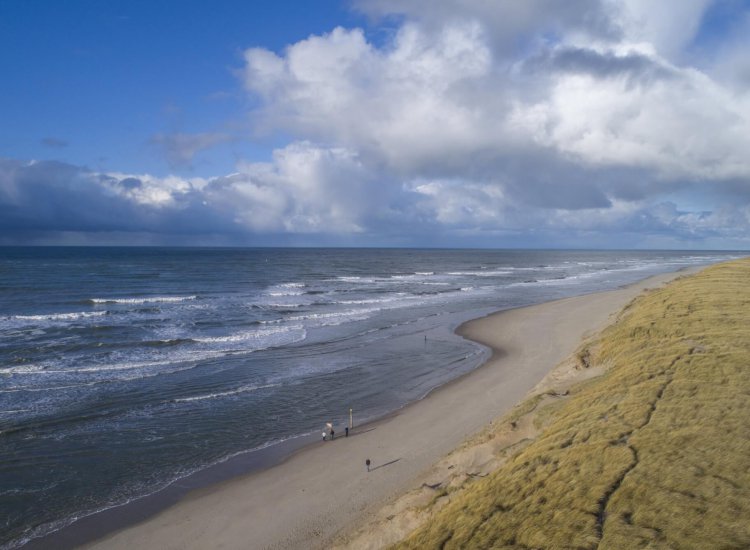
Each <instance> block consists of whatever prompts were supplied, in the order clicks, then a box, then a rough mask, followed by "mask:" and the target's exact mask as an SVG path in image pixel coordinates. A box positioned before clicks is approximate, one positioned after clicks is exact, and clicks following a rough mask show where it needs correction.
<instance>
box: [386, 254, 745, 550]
mask: <svg viewBox="0 0 750 550" xmlns="http://www.w3.org/2000/svg"><path fill="white" fill-rule="evenodd" d="M579 358H580V360H581V362H582V363H585V365H587V366H588V365H592V366H605V367H606V368H607V370H606V373H605V374H604V375H602V376H601V377H599V378H596V379H594V380H592V381H589V382H586V383H584V384H582V385H580V386H578V387H576V388H574V389H573V390H572V391H571V395H570V397H569V398H567V399H566V400H565V401H564V402H563V403H562V405H561V406H559V408H558V409H557V410H556V411H555V412H554V414H550V415H548V416H549V421H548V423H547V425H546V427H545V428H544V430H543V431H542V433H541V434H540V435H539V436H538V437H537V438H536V439H535V440H534V441H533V442H532V443H530V444H529V445H527V446H526V447H524V448H523V450H521V451H520V452H518V454H516V455H515V456H513V457H512V458H511V459H509V460H508V461H506V462H505V463H504V464H503V465H502V466H501V467H500V468H499V469H497V470H495V471H494V472H492V473H491V474H489V475H488V476H486V477H484V478H482V479H480V480H478V481H475V482H472V483H470V484H468V485H467V486H466V487H464V488H463V489H462V490H460V491H456V492H455V493H453V494H451V495H450V502H449V503H448V504H447V505H445V506H444V507H442V508H441V509H440V511H439V512H437V513H436V514H435V516H434V517H433V518H431V519H430V521H428V522H426V523H425V525H423V527H421V528H419V529H418V530H417V531H415V532H413V533H412V534H411V535H410V536H409V537H408V538H407V539H406V540H404V541H403V542H401V543H400V544H398V545H396V547H397V548H420V549H421V548H596V547H601V548H613V549H629V548H699V549H708V548H750V260H739V261H735V262H730V263H726V264H720V265H716V266H712V267H710V268H707V269H705V270H703V271H702V272H700V273H698V274H697V275H693V276H689V277H684V278H681V279H678V280H676V281H674V282H672V283H671V284H669V285H667V286H666V287H663V288H661V289H657V290H651V291H649V292H647V293H645V294H643V295H642V296H641V297H639V298H637V299H636V300H634V301H633V302H632V303H631V304H630V305H629V306H627V307H626V308H625V310H624V311H623V312H622V313H621V314H620V316H619V318H618V320H617V321H616V322H615V323H614V324H613V325H611V326H610V327H609V328H607V329H606V330H604V331H603V332H602V334H601V335H600V336H599V337H598V338H597V339H596V340H594V341H593V342H590V343H588V344H587V345H586V347H585V348H582V349H581V350H580V352H579Z"/></svg>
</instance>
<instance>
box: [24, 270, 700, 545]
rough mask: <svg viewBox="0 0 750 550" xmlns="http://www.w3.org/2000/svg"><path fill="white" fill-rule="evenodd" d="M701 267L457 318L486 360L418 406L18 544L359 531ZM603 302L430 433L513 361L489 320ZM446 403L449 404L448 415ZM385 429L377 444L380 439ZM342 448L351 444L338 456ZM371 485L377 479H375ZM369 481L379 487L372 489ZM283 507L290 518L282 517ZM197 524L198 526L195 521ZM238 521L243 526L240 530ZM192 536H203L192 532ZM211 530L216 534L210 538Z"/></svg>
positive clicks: (231, 540) (531, 317)
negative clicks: (603, 332) (476, 406)
mask: <svg viewBox="0 0 750 550" xmlns="http://www.w3.org/2000/svg"><path fill="white" fill-rule="evenodd" d="M701 268H702V267H698V268H688V269H687V270H685V269H683V270H679V271H676V272H671V273H665V274H660V275H656V276H652V277H649V278H646V279H643V280H641V281H639V282H636V283H632V284H629V285H627V286H626V287H623V288H619V289H615V290H609V291H604V292H596V293H590V294H585V295H581V296H576V297H573V298H563V299H560V300H555V301H552V302H545V303H542V304H537V305H532V306H526V307H522V308H517V309H511V310H502V311H499V312H494V313H491V314H489V315H484V316H482V317H479V318H476V319H473V320H470V321H467V322H464V323H462V324H460V325H459V326H458V327H457V328H456V329H455V332H456V334H458V335H460V336H462V337H464V338H467V339H470V340H473V341H475V342H478V343H480V344H482V345H483V346H485V347H486V348H488V349H489V350H490V354H488V356H487V357H486V358H485V360H484V361H483V362H482V363H481V364H480V365H479V366H477V367H476V368H474V369H472V370H471V371H469V372H467V373H465V374H462V375H460V376H458V377H457V378H455V379H453V380H450V381H448V382H446V383H445V384H442V385H440V386H438V387H436V388H433V389H432V390H430V391H429V392H428V393H427V394H426V395H425V396H424V397H423V398H422V399H420V400H418V401H414V402H411V403H407V404H405V405H404V406H402V407H401V408H399V409H396V410H395V411H392V412H390V413H386V414H385V415H384V416H382V417H379V418H377V419H374V420H372V421H369V422H367V423H364V424H362V425H361V426H357V427H355V429H354V431H353V432H352V433H351V434H350V437H349V438H348V439H347V438H344V437H343V434H341V435H340V437H339V438H336V441H333V442H326V443H323V442H320V441H318V436H317V435H316V434H312V435H309V436H300V437H296V438H292V440H289V441H286V442H283V443H281V444H279V445H271V446H269V447H267V448H264V449H261V450H259V451H248V452H246V453H243V454H242V455H239V456H235V457H232V458H230V459H229V460H227V461H224V462H222V463H219V464H215V465H212V466H209V467H208V468H206V469H203V470H200V471H198V472H196V473H193V474H190V475H189V476H187V477H186V478H183V479H181V480H177V481H175V482H173V483H171V484H170V485H168V486H167V487H165V488H164V489H161V490H159V491H156V492H155V493H153V494H152V495H148V496H146V497H142V498H140V499H136V500H134V501H131V502H130V503H127V504H124V505H120V506H116V507H113V508H109V509H107V510H104V511H102V512H97V513H94V514H92V515H90V516H87V517H85V518H81V519H79V520H76V521H75V522H74V523H73V524H71V525H69V526H66V527H63V528H62V529H60V530H58V531H55V532H53V533H50V534H49V535H46V536H44V537H40V538H37V539H32V540H31V541H30V542H29V543H27V544H26V545H25V546H24V548H36V547H39V548H42V547H49V545H53V546H55V547H77V546H80V545H84V547H87V548H97V547H106V548H113V547H114V548H120V547H122V548H125V547H128V546H143V545H144V544H147V545H148V546H154V547H155V546H160V547H162V546H163V547H166V548H178V547H179V548H185V547H196V548H197V547H203V546H206V545H209V546H216V545H218V544H219V541H221V543H223V544H226V545H227V546H229V547H237V546H243V545H246V544H247V535H248V534H250V533H252V534H254V535H255V537H256V538H255V539H253V542H254V544H253V546H255V545H256V543H257V545H258V546H259V547H272V548H297V547H299V548H302V547H310V545H311V544H312V545H313V546H316V545H317V546H322V545H324V544H327V543H329V542H330V541H332V540H333V539H334V538H336V537H337V536H338V535H339V534H340V533H341V532H342V531H346V530H347V528H349V526H351V525H352V524H355V523H357V524H358V523H359V520H360V519H361V518H362V517H363V516H366V515H367V514H368V513H370V512H372V511H373V510H374V509H377V508H379V507H380V506H381V505H382V504H383V503H384V502H386V501H387V500H389V499H391V498H393V497H394V496H397V495H398V494H401V493H403V492H404V491H405V490H407V489H408V488H409V487H410V485H412V484H413V482H414V481H415V480H416V479H417V478H418V477H419V476H420V475H421V474H422V472H423V471H424V470H426V469H427V468H429V467H430V466H431V465H432V464H433V463H435V462H437V461H438V460H439V459H440V458H442V456H444V455H446V454H448V453H449V452H450V451H451V450H453V449H454V448H456V447H457V446H459V445H460V444H461V443H462V442H463V441H464V440H466V439H467V438H469V437H471V436H472V435H473V434H475V433H477V432H478V431H480V430H481V429H483V428H484V427H485V426H486V425H487V424H488V423H489V422H491V421H492V420H493V419H494V418H497V417H499V416H501V415H502V414H504V413H505V412H507V411H508V410H510V409H511V408H512V407H513V406H514V405H515V404H517V403H518V402H520V401H521V400H522V399H523V398H524V396H525V395H526V394H527V393H528V392H529V391H530V390H531V389H533V387H534V386H535V385H536V383H538V382H539V381H540V380H541V379H542V378H543V377H544V376H545V375H546V374H547V373H549V371H551V370H552V369H553V368H554V367H555V365H556V364H557V363H558V362H559V361H561V360H563V359H564V358H565V357H567V356H568V355H569V354H570V353H572V351H573V350H574V349H575V348H576V347H577V346H578V344H579V343H580V341H581V339H582V338H584V337H586V336H587V335H590V334H591V333H592V332H598V330H600V329H601V328H603V326H604V324H606V322H607V321H608V320H609V319H610V318H611V316H612V315H613V314H617V313H618V312H619V311H620V310H621V309H622V307H624V305H626V304H627V302H629V301H630V299H632V298H634V297H635V296H637V295H638V294H639V293H640V292H641V291H642V290H643V289H644V288H646V287H648V286H649V285H651V286H658V285H660V284H663V283H664V282H666V281H668V280H671V279H674V278H676V277H679V276H682V275H683V274H685V273H686V271H687V272H690V271H697V270H698V269H701ZM605 296H609V297H610V298H614V297H615V296H616V297H617V298H614V302H616V304H615V305H616V306H617V307H615V309H614V310H612V307H614V306H613V305H612V304H609V302H611V301H613V300H603V297H605ZM596 297H599V300H597V299H595V298H596ZM602 300H603V301H605V302H607V304H608V305H605V306H604V309H605V310H606V311H601V307H599V310H598V316H595V317H596V318H595V319H594V318H585V319H584V320H583V324H584V325H586V326H585V327H583V329H584V330H583V331H582V332H581V330H580V329H581V326H580V325H581V322H582V321H581V318H580V312H578V315H574V316H577V317H578V319H577V321H578V322H577V323H567V324H566V323H563V325H567V326H570V325H574V324H575V325H576V326H575V327H572V326H570V328H572V329H573V330H572V332H576V334H569V333H570V332H571V330H563V332H565V334H563V335H558V336H557V337H558V338H560V339H561V341H564V342H565V344H566V345H565V346H562V347H564V348H565V349H566V350H568V351H567V353H564V355H563V356H562V357H559V358H558V359H557V360H556V361H554V363H552V364H549V359H550V358H549V357H547V358H546V362H544V360H543V364H542V366H541V367H540V368H537V369H535V370H534V372H533V374H531V375H530V376H529V375H528V373H520V374H523V376H521V378H523V379H524V380H523V383H521V384H518V383H517V382H518V381H517V380H513V376H512V375H513V374H514V372H513V371H514V369H509V368H508V365H504V366H505V367H506V368H505V369H503V370H504V371H510V372H504V376H505V377H506V378H507V377H510V378H508V379H507V380H505V382H508V383H513V387H512V388H511V389H510V390H509V391H510V393H509V394H508V395H506V396H504V398H503V399H502V400H500V401H501V402H500V403H495V404H494V406H490V407H485V409H484V410H483V411H481V413H476V412H475V413H473V414H469V415H468V417H467V415H463V416H462V417H461V418H460V419H458V420H455V419H454V420H453V421H451V422H449V423H446V424H445V429H446V434H444V435H442V436H441V435H440V430H437V432H436V430H435V427H434V426H429V424H430V423H433V422H435V421H436V420H438V421H442V420H443V418H442V416H441V414H442V415H443V416H444V415H445V413H446V412H447V411H448V410H454V409H456V408H460V407H461V405H463V404H465V402H466V401H467V398H466V395H464V396H463V398H462V399H457V398H456V395H455V394H456V392H457V391H458V390H457V388H458V387H460V386H467V385H468V386H473V388H474V390H475V391H476V390H477V389H485V390H486V388H487V387H489V388H490V389H493V386H492V385H489V386H485V384H484V382H480V383H477V378H478V377H480V374H482V373H486V372H487V371H490V370H493V367H497V366H498V365H500V366H501V367H502V366H503V365H502V363H508V362H509V361H511V362H512V360H513V359H514V357H515V355H516V354H517V353H518V350H517V349H515V344H514V343H513V342H512V341H511V342H510V343H508V342H505V343H503V344H502V345H498V344H499V342H498V341H497V338H496V336H495V335H493V333H492V332H493V331H494V330H495V329H496V323H495V321H496V320H497V319H502V323H504V324H506V328H508V326H510V327H511V328H512V325H513V324H514V323H518V322H519V321H523V322H525V323H527V325H524V326H526V327H527V328H528V327H531V328H534V326H535V325H536V324H538V322H539V319H537V318H535V316H537V315H541V316H547V322H548V323H550V322H551V324H550V325H549V326H548V328H549V329H551V330H552V331H554V330H555V329H556V327H555V325H557V324H559V322H560V318H559V316H560V315H563V316H564V315H566V314H568V315H571V314H572V313H566V312H567V311H568V310H576V311H577V310H578V309H580V308H583V309H585V308H586V307H587V306H586V304H587V303H588V304H589V307H591V303H592V302H597V301H602ZM617 304H620V305H617ZM594 309H597V308H596V307H594ZM555 315H557V316H558V317H555ZM553 318H554V319H553ZM528 323H530V325H529V324H528ZM558 328H559V327H558ZM488 330H489V332H487V331H488ZM524 337H525V338H526V340H528V338H529V337H531V338H532V340H534V337H533V335H528V334H527V335H525V336H524V335H523V334H518V333H517V332H516V333H515V334H513V335H512V338H511V340H512V339H513V338H516V339H517V342H516V344H517V343H518V341H522V340H524ZM527 351H528V350H527ZM554 351H555V352H556V353H555V354H553V355H555V357H557V356H558V355H559V354H560V353H562V350H554ZM511 366H513V365H511ZM515 374H519V373H518V372H515ZM484 378H486V376H484ZM501 378H503V377H501ZM467 380H468V382H467ZM472 381H473V382H472ZM531 382H533V383H531ZM529 384H530V385H529ZM487 393H489V392H487ZM469 395H470V393H469ZM489 401H490V402H492V401H494V400H493V399H490V400H489ZM446 402H447V404H448V405H450V407H453V409H451V408H448V409H447V410H446V406H447V404H446ZM425 409H426V410H427V412H428V413H429V414H427V415H426V417H427V418H428V419H429V420H428V421H427V422H425V420H424V419H422V420H420V417H424V416H425ZM438 409H439V410H438ZM404 422H407V423H409V426H407V427H406V428H404V427H403V426H401V425H400V424H403V423H404ZM451 426H452V427H451ZM373 432H379V433H373ZM383 432H385V434H383ZM381 434H382V435H384V436H385V437H383V438H381V437H380V435H381ZM415 434H420V435H421V437H420V438H419V439H420V442H419V444H416V443H415V442H414V441H411V442H409V441H407V442H406V444H405V445H401V448H400V451H399V452H395V449H389V447H393V446H391V445H389V443H388V439H389V438H391V437H393V438H394V439H404V438H413V436H414V435H415ZM424 434H427V435H424ZM436 436H437V437H436ZM344 445H346V447H349V448H348V449H346V448H345V447H344ZM334 447H335V448H334ZM388 453H391V454H393V456H392V457H391V456H390V455H389V454H388ZM344 454H345V455H347V457H348V458H350V459H351V460H342V458H346V457H342V455H344ZM360 455H361V456H360ZM396 455H399V456H396ZM402 455H403V456H402ZM365 457H369V458H372V459H373V468H372V470H373V471H372V472H371V474H372V475H369V477H366V476H364V475H363V474H366V472H365V471H364V470H365V468H364V464H363V463H364V458H365ZM381 457H385V458H381ZM352 461H353V462H352ZM350 462H352V464H354V463H356V465H352V464H350ZM360 463H362V464H360ZM375 470H378V471H377V472H375ZM394 472H395V473H394ZM350 476H356V480H357V481H356V482H355V483H350V482H348V481H347V482H342V481H341V478H342V477H344V478H345V479H350ZM376 478H377V479H379V481H373V480H374V479H376ZM380 478H385V479H380ZM376 483H377V485H378V486H377V487H374V486H373V485H375V484H376ZM332 487H335V489H332ZM305 493H306V494H305ZM274 497H277V498H274ZM269 500H270V501H274V500H275V501H277V502H281V503H285V504H282V505H281V506H279V509H278V510H269V507H268V506H266V504H267V502H268V501H269ZM339 503H349V504H351V505H352V506H351V507H350V508H349V509H348V510H342V509H340V507H339ZM282 510H284V511H286V513H283V514H281V513H279V512H281V511H282ZM279 516H284V517H281V518H280V517H279ZM248 522H250V523H248ZM201 523H204V525H202V526H200V524H201ZM253 524H254V525H255V527H254V526H253ZM242 525H244V526H243V527H241V526H242ZM240 527H241V528H240ZM191 530H195V531H200V533H199V534H198V533H194V532H193V533H192V534H191ZM208 533H212V535H210V536H209V535H208ZM198 535H200V536H198ZM157 541H158V542H157Z"/></svg>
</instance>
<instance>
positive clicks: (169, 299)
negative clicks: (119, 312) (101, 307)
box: [87, 296, 198, 305]
mask: <svg viewBox="0 0 750 550" xmlns="http://www.w3.org/2000/svg"><path fill="white" fill-rule="evenodd" d="M197 299H198V296H147V297H143V298H91V299H89V300H87V301H88V302H89V303H92V304H131V305H132V304H151V303H176V302H188V301H191V300H197Z"/></svg>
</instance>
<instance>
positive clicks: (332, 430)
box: [322, 422, 349, 441]
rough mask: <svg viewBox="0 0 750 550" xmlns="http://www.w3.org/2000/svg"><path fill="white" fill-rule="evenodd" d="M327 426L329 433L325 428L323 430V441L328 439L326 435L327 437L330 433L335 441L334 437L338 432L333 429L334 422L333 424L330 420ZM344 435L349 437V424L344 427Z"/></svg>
mask: <svg viewBox="0 0 750 550" xmlns="http://www.w3.org/2000/svg"><path fill="white" fill-rule="evenodd" d="M326 428H327V429H328V434H326V432H325V430H324V431H323V434H322V435H323V441H325V440H326V437H327V436H328V435H329V434H330V436H331V441H333V438H334V437H336V432H335V431H334V429H333V425H332V424H331V423H330V422H328V423H327V424H326ZM344 437H349V426H346V427H345V428H344Z"/></svg>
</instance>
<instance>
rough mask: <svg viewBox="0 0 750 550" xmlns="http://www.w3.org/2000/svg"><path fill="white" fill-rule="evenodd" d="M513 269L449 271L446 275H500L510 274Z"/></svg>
mask: <svg viewBox="0 0 750 550" xmlns="http://www.w3.org/2000/svg"><path fill="white" fill-rule="evenodd" d="M512 274H513V271H512V270H509V269H494V270H482V271H450V272H448V275H451V276H454V277H500V276H503V275H512Z"/></svg>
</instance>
